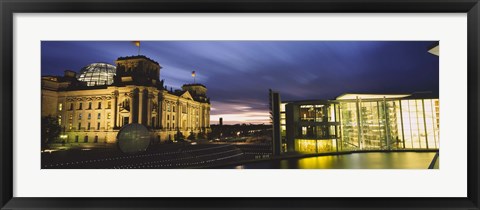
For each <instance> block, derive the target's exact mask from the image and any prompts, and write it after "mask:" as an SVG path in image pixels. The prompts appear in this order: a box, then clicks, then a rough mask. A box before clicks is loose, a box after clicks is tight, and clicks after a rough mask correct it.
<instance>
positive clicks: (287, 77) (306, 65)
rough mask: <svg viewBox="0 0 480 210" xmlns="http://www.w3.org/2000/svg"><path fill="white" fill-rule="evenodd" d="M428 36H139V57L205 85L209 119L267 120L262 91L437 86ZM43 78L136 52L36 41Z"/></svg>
mask: <svg viewBox="0 0 480 210" xmlns="http://www.w3.org/2000/svg"><path fill="white" fill-rule="evenodd" d="M434 43H435V42H434V41H142V42H141V51H140V54H143V55H146V56H147V57H150V58H152V59H153V60H155V61H158V62H159V63H160V65H161V66H162V67H163V69H162V70H161V73H160V77H161V79H165V84H166V85H167V86H169V87H168V88H170V87H173V88H174V89H175V88H180V87H181V85H182V84H185V83H192V82H193V79H192V77H191V72H192V71H196V73H197V77H196V81H197V82H199V83H202V84H204V85H206V86H207V88H208V92H207V94H208V96H209V97H210V98H211V103H212V113H211V114H212V116H211V121H212V124H214V123H216V122H217V121H218V118H219V117H223V118H224V122H225V123H229V124H234V123H262V122H265V123H267V122H268V121H269V120H268V117H269V116H268V89H269V88H271V89H273V90H275V91H278V92H280V95H281V98H282V100H306V99H334V98H335V97H336V96H339V95H341V94H343V93H347V92H348V93H412V92H418V91H432V92H434V93H435V94H438V90H439V70H438V69H439V67H438V65H439V63H438V57H437V56H434V55H432V54H430V53H428V52H427V50H428V48H429V47H430V46H432V45H433V44H434ZM41 49H42V61H41V62H42V75H62V74H63V71H64V70H66V69H70V70H74V71H77V72H78V71H79V70H80V69H81V68H82V67H83V66H86V65H88V64H90V63H93V62H107V63H111V64H114V61H115V60H116V58H118V57H122V56H130V55H136V54H137V53H138V52H137V50H138V49H137V47H136V46H135V45H134V44H132V42H130V41H43V42H42V48H41Z"/></svg>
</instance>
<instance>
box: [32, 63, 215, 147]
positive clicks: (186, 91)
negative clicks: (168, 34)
mask: <svg viewBox="0 0 480 210" xmlns="http://www.w3.org/2000/svg"><path fill="white" fill-rule="evenodd" d="M116 66H117V70H116V76H115V77H114V82H113V83H112V84H110V85H103V86H93V87H92V86H86V84H85V83H82V82H79V81H78V80H77V79H76V78H75V75H74V74H73V75H72V72H71V71H66V73H65V75H64V76H63V77H58V76H44V77H42V117H44V116H55V117H56V118H57V119H58V123H59V124H60V126H61V127H62V129H63V132H62V135H63V138H64V139H63V140H62V141H65V142H67V143H77V142H78V143H84V142H88V143H115V142H116V136H117V133H118V131H119V130H120V128H121V127H122V126H123V125H126V124H129V123H138V124H142V125H145V126H146V127H147V128H148V129H149V130H150V133H151V137H152V141H154V142H160V141H167V140H175V138H176V134H177V132H178V131H180V132H182V134H183V135H184V136H185V137H188V136H189V135H190V133H191V132H193V133H194V134H195V135H197V134H198V133H205V134H206V133H208V132H210V102H209V99H208V98H207V96H206V87H205V86H204V85H201V84H189V85H186V86H184V87H182V90H176V91H168V90H166V88H164V87H163V80H159V78H160V69H161V67H160V65H159V64H158V63H157V62H155V61H153V60H151V59H149V58H147V57H145V56H133V57H124V58H119V59H118V60H117V61H116ZM197 89H198V90H202V91H193V90H197Z"/></svg>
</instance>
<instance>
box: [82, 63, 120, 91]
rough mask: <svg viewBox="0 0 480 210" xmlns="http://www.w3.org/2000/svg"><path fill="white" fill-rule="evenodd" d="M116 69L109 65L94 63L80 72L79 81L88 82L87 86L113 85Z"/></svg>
mask: <svg viewBox="0 0 480 210" xmlns="http://www.w3.org/2000/svg"><path fill="white" fill-rule="evenodd" d="M116 69H117V68H116V67H115V66H114V65H111V64H108V63H92V64H90V65H88V66H85V67H83V68H82V69H81V70H80V75H79V76H78V80H79V81H82V82H87V86H97V85H111V84H112V83H113V77H114V76H115V72H116Z"/></svg>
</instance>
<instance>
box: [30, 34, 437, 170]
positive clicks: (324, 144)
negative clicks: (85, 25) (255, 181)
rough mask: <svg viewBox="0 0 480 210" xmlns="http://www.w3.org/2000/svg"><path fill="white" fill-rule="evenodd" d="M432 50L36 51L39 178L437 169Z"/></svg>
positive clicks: (282, 44) (56, 45) (62, 45)
mask: <svg viewBox="0 0 480 210" xmlns="http://www.w3.org/2000/svg"><path fill="white" fill-rule="evenodd" d="M439 49H440V43H439V42H438V41H435V40H432V41H321V40H318V41H267V40H261V41H260V40H259V41H151V40H148V41H147V40H145V41H142V40H125V41H42V42H41V78H40V79H41V116H40V117H41V131H42V133H41V142H34V143H38V144H39V145H40V148H41V149H40V151H39V152H40V153H41V166H40V168H41V169H417V170H418V169H424V170H429V169H439V168H440V156H439V154H440V153H439V150H440V99H439V52H440V50H439Z"/></svg>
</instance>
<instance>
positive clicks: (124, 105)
mask: <svg viewBox="0 0 480 210" xmlns="http://www.w3.org/2000/svg"><path fill="white" fill-rule="evenodd" d="M122 108H123V109H126V110H130V99H128V98H126V99H125V100H123V102H122Z"/></svg>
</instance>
